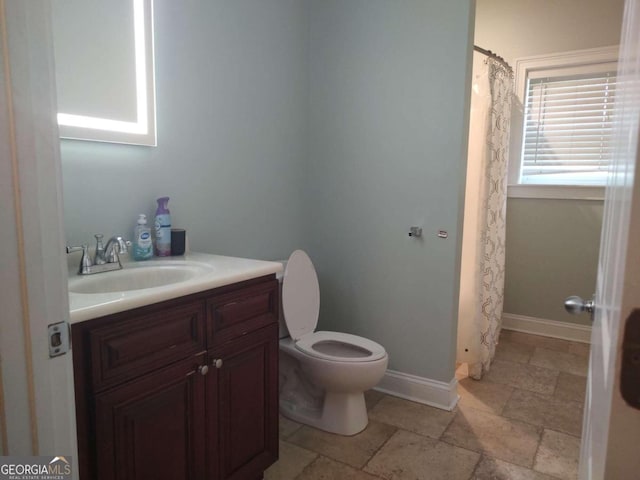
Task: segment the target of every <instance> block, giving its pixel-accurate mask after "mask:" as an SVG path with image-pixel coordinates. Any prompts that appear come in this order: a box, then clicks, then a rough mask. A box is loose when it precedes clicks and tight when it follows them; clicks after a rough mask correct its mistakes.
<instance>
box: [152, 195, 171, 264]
mask: <svg viewBox="0 0 640 480" xmlns="http://www.w3.org/2000/svg"><path fill="white" fill-rule="evenodd" d="M157 202H158V209H157V210H156V221H155V227H156V255H157V256H158V257H168V256H169V255H171V212H169V208H168V207H167V204H168V203H169V197H160V198H159V199H158V200H157Z"/></svg>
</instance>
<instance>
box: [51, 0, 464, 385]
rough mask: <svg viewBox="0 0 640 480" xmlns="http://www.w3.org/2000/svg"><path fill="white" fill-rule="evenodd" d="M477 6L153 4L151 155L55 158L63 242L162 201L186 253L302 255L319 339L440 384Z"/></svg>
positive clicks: (274, 0) (432, 1)
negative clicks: (368, 341)
mask: <svg viewBox="0 0 640 480" xmlns="http://www.w3.org/2000/svg"><path fill="white" fill-rule="evenodd" d="M471 3H472V2H471V1H470V0H462V1H456V2H450V1H449V0H394V1H388V0H348V1H345V0H309V1H304V0H270V1H268V2H267V1H265V0H233V1H223V0H217V1H212V0H206V1H205V0H199V1H196V0H191V1H189V2H174V1H172V0H156V2H155V10H156V12H155V18H156V32H155V37H156V62H157V63H156V71H157V99H158V147H157V148H141V147H128V146H122V145H106V144H95V143H85V142H70V141H64V142H63V165H64V182H65V185H64V186H65V198H66V201H65V217H66V220H65V221H66V229H67V235H68V240H69V241H70V242H73V243H79V242H83V241H88V240H89V239H90V238H91V234H92V233H94V232H98V231H104V233H107V234H111V233H114V232H118V233H120V232H125V233H128V232H129V231H130V230H131V229H132V227H133V222H134V221H135V219H136V214H137V213H139V212H147V213H149V214H151V213H152V212H153V207H154V198H155V197H156V196H159V195H164V194H166V195H170V196H171V197H172V200H171V203H170V205H171V210H172V214H173V218H174V224H175V225H179V226H183V227H185V228H187V229H188V231H189V234H190V236H191V244H192V247H193V249H194V250H199V251H205V252H215V253H221V254H230V255H242V256H248V257H258V258H282V257H283V256H285V255H288V254H289V252H290V251H291V250H292V249H293V248H298V247H303V248H306V249H307V250H308V251H309V253H310V254H311V256H312V258H313V260H314V262H315V264H316V267H317V269H318V271H319V274H320V280H321V288H322V312H321V325H320V327H321V328H324V329H329V328H333V329H337V330H340V331H345V332H352V333H356V334H362V335H365V336H367V337H370V338H372V339H374V340H377V341H379V342H380V343H382V344H383V345H384V346H385V347H386V348H387V349H388V351H389V353H390V358H391V361H390V362H391V363H390V368H392V369H394V370H400V371H403V372H407V373H412V374H416V375H420V376H424V377H428V378H433V379H437V380H442V381H447V382H448V381H450V380H451V379H452V378H453V374H454V363H455V336H456V319H457V303H458V277H459V256H460V241H461V238H460V237H461V236H460V229H461V213H462V212H461V210H462V207H461V206H462V196H463V191H464V177H465V171H466V166H465V164H466V130H467V125H468V99H467V95H466V92H468V90H469V89H468V88H467V87H468V83H467V77H468V74H469V73H470V72H468V71H467V65H470V56H469V55H470V48H469V47H470V36H471V30H472V28H473V26H472V23H473V22H472V11H471ZM443 46H446V48H442V47H443ZM415 224H417V225H424V227H425V232H424V238H423V239H410V238H409V237H408V235H407V232H408V228H409V226H410V225H415ZM439 229H443V230H448V232H449V238H448V239H447V240H442V239H438V238H437V237H436V233H437V231H438V230H439Z"/></svg>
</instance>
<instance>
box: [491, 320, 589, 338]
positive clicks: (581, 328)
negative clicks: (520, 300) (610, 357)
mask: <svg viewBox="0 0 640 480" xmlns="http://www.w3.org/2000/svg"><path fill="white" fill-rule="evenodd" d="M502 328H504V329H505V330H514V331H516V332H523V333H530V334H532V335H542V336H544V337H552V338H561V339H562V340H571V341H573V342H581V343H591V327H590V326H589V325H578V324H576V323H567V322H558V321H557V320H545V319H544V318H535V317H527V316H526V315H516V314H513V313H503V314H502Z"/></svg>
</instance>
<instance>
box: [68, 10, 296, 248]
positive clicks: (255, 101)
mask: <svg viewBox="0 0 640 480" xmlns="http://www.w3.org/2000/svg"><path fill="white" fill-rule="evenodd" d="M154 6H155V15H154V16H155V53H156V89H157V95H156V96H157V119H158V146H157V147H156V148H149V147H138V146H126V145H116V144H106V143H95V142H81V141H70V140H63V141H62V160H63V168H64V172H63V173H64V196H65V224H66V225H65V226H66V233H67V241H68V242H69V243H72V244H79V243H86V242H90V241H92V240H93V237H92V235H93V234H94V233H97V232H102V233H104V234H105V235H111V234H114V233H120V234H124V235H126V236H131V235H132V230H133V226H134V224H135V221H136V219H137V214H138V213H147V214H149V215H152V214H153V212H154V210H155V198H157V197H158V196H162V195H169V196H171V202H170V204H169V206H170V208H171V213H172V217H173V218H172V219H173V224H174V226H180V227H184V228H186V229H187V230H188V234H189V237H190V242H191V247H192V249H194V250H197V251H204V252H212V253H220V254H227V255H238V256H247V257H254V258H282V257H283V256H285V255H287V254H288V253H289V252H290V251H291V250H292V249H293V248H296V247H298V246H299V245H300V244H301V242H302V232H303V228H302V224H303V221H304V219H305V218H306V217H305V212H304V208H303V202H302V201H301V200H302V196H303V192H304V189H303V181H304V178H305V177H304V171H305V165H306V155H307V137H308V136H307V131H306V125H307V121H306V119H307V98H308V78H307V72H308V55H307V54H308V52H307V38H308V34H307V17H306V14H307V9H306V5H305V2H303V1H300V0H270V1H268V2H265V1H264V0H233V1H225V0H215V1H214V0H186V1H180V2H175V1H173V0H156V1H155V2H154Z"/></svg>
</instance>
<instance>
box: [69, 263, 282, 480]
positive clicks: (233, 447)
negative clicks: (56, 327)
mask: <svg viewBox="0 0 640 480" xmlns="http://www.w3.org/2000/svg"><path fill="white" fill-rule="evenodd" d="M277 294H278V284H277V281H276V280H275V278H274V277H273V276H268V277H262V278H260V279H254V280H249V281H246V282H242V283H239V284H235V285H230V286H225V287H222V288H220V289H215V290H211V291H208V292H202V293H198V294H195V295H189V296H187V297H183V298H180V299H175V300H170V301H167V302H162V303H158V304H154V305H150V306H146V307H142V308H139V309H135V310H132V311H128V312H123V313H120V314H115V315H111V316H108V317H103V318H99V319H95V320H89V321H86V322H82V323H79V324H75V325H73V326H72V342H73V354H74V375H75V387H76V418H77V433H78V454H79V466H80V479H81V480H94V479H95V480H125V479H126V480H134V479H135V480H147V479H149V480H165V479H166V480H183V479H184V480H201V479H202V480H256V479H258V478H261V477H262V472H263V471H264V470H265V469H266V468H267V467H268V466H269V465H271V464H272V463H273V462H274V461H276V460H277V458H278V328H277V318H278V301H277ZM216 326H217V327H218V329H216ZM219 330H224V332H219V333H217V332H218V331H219ZM217 335H220V337H222V340H221V339H220V338H218V337H217Z"/></svg>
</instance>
